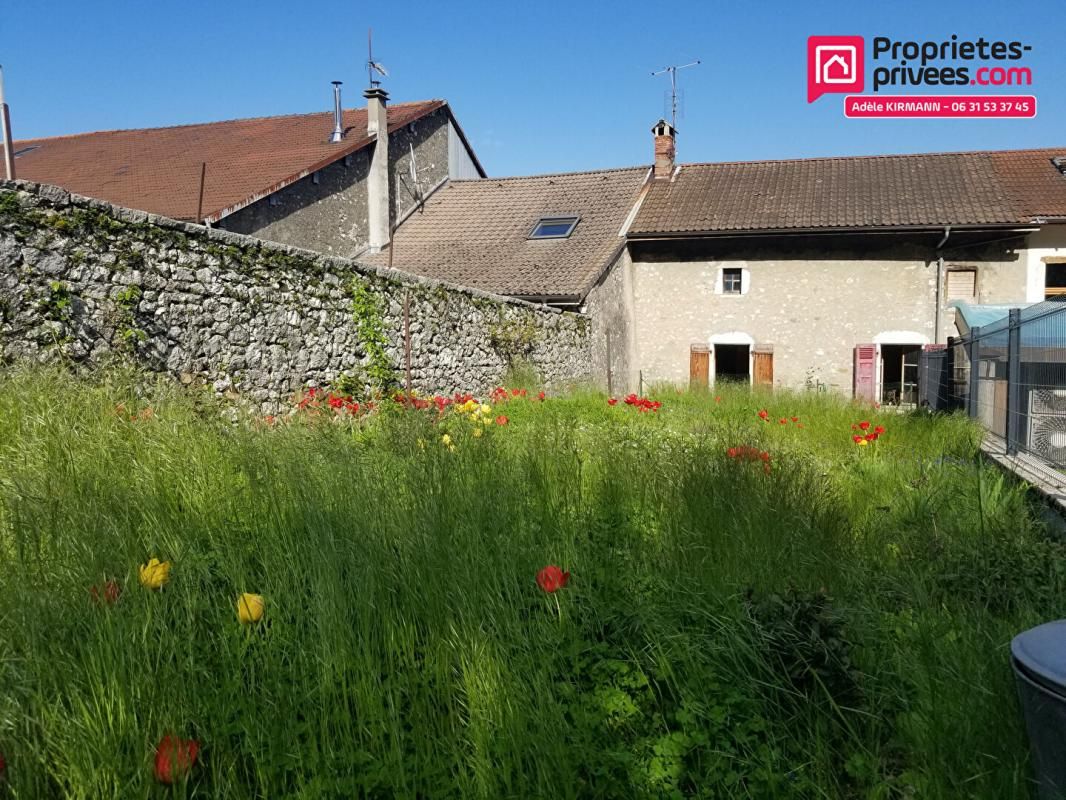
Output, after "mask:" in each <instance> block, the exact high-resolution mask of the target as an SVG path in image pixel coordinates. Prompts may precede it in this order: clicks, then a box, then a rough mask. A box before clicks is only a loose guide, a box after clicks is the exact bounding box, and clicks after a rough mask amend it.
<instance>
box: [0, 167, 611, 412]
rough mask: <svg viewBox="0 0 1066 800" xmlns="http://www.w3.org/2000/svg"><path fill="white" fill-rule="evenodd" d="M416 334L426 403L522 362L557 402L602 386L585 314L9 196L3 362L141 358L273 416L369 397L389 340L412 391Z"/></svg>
mask: <svg viewBox="0 0 1066 800" xmlns="http://www.w3.org/2000/svg"><path fill="white" fill-rule="evenodd" d="M357 297H358V298H360V301H359V302H358V303H356V302H355V301H356V298H357ZM405 304H406V305H407V314H406V319H407V325H406V326H405V312H404V308H405ZM368 308H369V309H370V311H367V309H368ZM405 327H407V328H409V331H410V350H411V357H410V360H411V377H412V384H413V386H414V387H415V388H417V389H418V390H420V391H424V392H445V393H451V392H455V391H459V390H463V391H472V392H476V393H484V392H486V391H487V390H489V389H490V388H491V387H493V386H495V385H497V384H498V383H499V382H500V381H501V380H502V379H503V376H504V375H505V373H506V371H507V369H508V368H509V365H510V364H511V363H514V361H515V360H516V359H522V360H523V361H525V362H528V363H529V364H531V365H532V366H533V367H534V368H535V369H536V370H537V371H538V372H539V374H540V375H541V377H542V378H543V380H544V381H545V383H546V385H547V386H548V387H549V388H555V389H562V388H564V387H566V386H568V385H572V384H575V383H579V382H585V381H586V380H588V379H589V378H590V374H589V372H590V349H589V330H590V325H589V321H588V318H587V317H585V316H583V315H579V314H572V313H563V312H558V311H556V310H554V309H548V308H545V307H541V306H534V305H531V304H529V303H524V302H521V301H517V300H510V299H506V298H502V297H498V296H495V295H490V294H486V293H483V292H479V291H476V290H471V289H465V288H461V287H456V286H450V285H447V284H443V283H439V282H435V281H430V280H425V279H422V278H418V277H415V276H411V275H407V274H403V273H400V272H397V271H393V270H387V269H380V268H374V267H370V266H366V265H362V264H359V263H357V262H354V261H350V260H345V259H341V258H334V257H330V256H325V255H322V254H319V253H314V252H311V251H307V250H301V249H297V248H294V247H290V246H288V245H283V244H273V243H269V242H264V241H261V240H259V239H254V238H251V237H248V236H243V235H239V234H235V233H231V232H228V231H221V230H212V229H209V228H205V227H202V226H198V225H192V224H188V223H183V222H177V221H175V220H170V219H166V218H163V217H159V216H156V215H151V214H146V213H144V212H140V211H131V210H128V209H122V208H118V207H116V206H112V205H110V204H108V203H104V202H101V201H98V200H93V199H90V198H84V197H80V196H77V195H70V194H68V193H66V192H65V191H63V190H62V189H59V188H57V187H54V186H46V185H38V184H33V183H29V182H22V181H19V182H14V183H10V182H0V361H2V362H4V363H12V362H16V361H24V360H28V361H36V362H48V361H55V360H66V361H69V362H72V363H73V364H75V365H81V366H91V365H95V364H106V363H110V362H112V361H114V360H131V361H134V362H136V363H139V364H141V365H144V366H146V367H147V368H149V369H152V370H155V371H158V372H163V373H168V374H171V375H173V376H175V377H181V378H182V380H183V381H185V382H193V381H195V382H203V383H205V384H209V385H211V386H213V387H214V389H215V390H216V392H219V393H226V394H227V395H230V396H233V397H239V398H241V399H243V400H245V401H247V402H249V403H250V404H252V405H253V406H254V407H256V408H258V409H261V410H262V411H264V412H272V411H275V410H277V409H278V408H279V407H280V406H281V405H283V404H284V403H286V402H288V401H289V400H290V399H291V397H292V396H293V395H294V394H295V393H296V392H298V391H300V390H301V389H302V388H303V387H305V386H322V385H329V384H335V383H336V382H338V381H339V380H340V379H341V378H342V376H346V379H347V381H348V383H349V384H351V383H353V382H354V383H356V384H360V383H362V384H363V385H365V386H366V388H367V389H369V388H370V385H369V384H370V383H371V382H370V381H369V380H368V379H367V377H366V376H368V375H372V374H373V370H372V369H370V368H371V367H372V366H374V363H377V365H378V366H380V359H381V356H379V359H378V362H374V359H373V354H372V350H373V348H368V346H367V341H368V337H372V334H373V331H374V330H375V329H377V330H379V331H380V332H381V333H383V334H384V339H385V342H384V346H383V348H380V349H383V350H384V357H385V358H387V362H388V364H387V366H388V368H389V369H390V370H391V372H392V374H393V375H394V376H395V378H396V380H397V381H398V382H399V383H400V384H402V383H403V382H404V380H405V372H406V369H405V367H406V356H405V346H404V340H405V333H404V332H405Z"/></svg>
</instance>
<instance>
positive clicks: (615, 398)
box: [607, 397, 618, 406]
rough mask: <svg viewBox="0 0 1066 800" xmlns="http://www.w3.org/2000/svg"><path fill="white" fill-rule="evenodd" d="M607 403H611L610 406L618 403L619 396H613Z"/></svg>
mask: <svg viewBox="0 0 1066 800" xmlns="http://www.w3.org/2000/svg"><path fill="white" fill-rule="evenodd" d="M607 405H609V406H616V405H618V398H617V397H612V398H611V399H610V400H608V401H607Z"/></svg>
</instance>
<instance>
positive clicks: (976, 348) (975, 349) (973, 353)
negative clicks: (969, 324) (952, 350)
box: [966, 326, 981, 417]
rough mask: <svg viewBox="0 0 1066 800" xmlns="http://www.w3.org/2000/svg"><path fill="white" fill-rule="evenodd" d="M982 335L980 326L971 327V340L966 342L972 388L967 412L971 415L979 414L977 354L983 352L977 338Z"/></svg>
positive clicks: (968, 394)
mask: <svg viewBox="0 0 1066 800" xmlns="http://www.w3.org/2000/svg"><path fill="white" fill-rule="evenodd" d="M980 335H981V328H980V326H978V327H976V328H971V329H970V340H969V341H968V342H966V358H967V359H969V362H970V388H969V391H967V393H966V412H967V413H968V414H969V415H970V416H971V417H976V416H977V356H978V355H979V354H980V352H981V348H980V345H978V343H977V340H978V338H979V337H980Z"/></svg>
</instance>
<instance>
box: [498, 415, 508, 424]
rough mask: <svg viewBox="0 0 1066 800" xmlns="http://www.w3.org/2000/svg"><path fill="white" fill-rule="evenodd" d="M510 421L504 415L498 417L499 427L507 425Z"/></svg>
mask: <svg viewBox="0 0 1066 800" xmlns="http://www.w3.org/2000/svg"><path fill="white" fill-rule="evenodd" d="M510 421H511V420H509V419H507V417H506V416H505V415H503V414H500V416H498V417H496V424H497V425H506V424H507V423H508V422H510Z"/></svg>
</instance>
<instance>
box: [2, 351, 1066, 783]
mask: <svg viewBox="0 0 1066 800" xmlns="http://www.w3.org/2000/svg"><path fill="white" fill-rule="evenodd" d="M657 397H658V398H659V399H660V400H662V401H663V407H662V410H661V411H659V412H658V413H645V414H642V413H638V412H637V411H636V410H635V409H633V408H630V407H627V406H626V405H625V404H623V403H619V404H618V405H617V406H615V407H609V406H608V405H607V403H606V398H605V397H603V396H602V395H596V394H584V395H575V396H571V397H566V398H556V397H549V398H547V399H546V400H545V401H544V402H538V401H536V400H534V399H515V400H513V401H510V402H508V403H506V404H500V405H498V406H497V408H496V409H494V410H493V414H496V413H500V412H502V413H504V414H506V415H507V416H508V418H509V423H508V424H507V425H506V426H493V427H492V428H489V429H487V430H486V432H485V434H484V435H482V436H481V437H479V438H474V437H473V435H472V434H471V433H470V431H471V430H472V427H473V426H471V425H470V424H469V423H468V421H467V420H465V419H460V418H458V417H457V416H455V415H451V414H449V415H448V417H446V419H447V425H448V426H449V433H450V435H452V436H453V437H454V444H455V450H454V452H453V451H451V450H449V449H448V448H447V447H446V446H444V445H443V444H442V443H441V441H440V435H441V433H442V430H441V429H439V428H438V427H437V423H436V415H435V413H433V412H414V411H403V410H401V409H399V408H398V407H393V406H392V405H391V404H388V403H386V404H384V406H383V407H382V408H381V409H379V411H378V412H376V413H375V414H373V415H371V416H370V417H369V418H365V419H363V420H361V421H360V422H358V423H355V424H336V423H332V422H328V421H318V422H315V421H307V420H302V421H301V420H294V421H290V422H288V423H286V424H281V425H276V426H273V427H266V426H264V425H261V424H257V423H255V422H253V421H247V422H238V423H236V424H233V423H228V422H223V421H221V420H220V418H219V417H218V415H217V413H215V412H213V411H210V410H208V411H207V412H205V411H204V410H203V409H202V408H201V407H200V406H201V405H202V404H201V403H199V402H198V401H197V400H196V398H191V397H189V396H187V395H183V394H182V393H181V392H180V391H179V390H177V389H174V388H171V387H169V386H168V385H164V384H160V385H159V386H157V387H155V388H154V389H152V390H150V391H147V392H145V391H144V390H138V389H136V388H135V381H133V380H128V379H127V377H123V376H120V375H116V374H112V375H108V376H100V377H99V378H98V379H96V381H95V382H93V383H89V382H86V381H78V380H75V379H73V378H69V377H66V376H64V375H61V374H58V373H52V372H41V371H30V372H18V373H15V374H11V375H9V376H7V377H6V378H3V379H0V753H2V754H3V756H4V757H5V759H6V761H7V763H8V767H7V776H6V783H5V784H4V785H3V786H2V787H0V796H4V795H5V793H6V794H8V795H10V796H12V797H19V798H51V797H58V796H64V797H76V798H102V797H123V798H127V797H156V796H163V795H164V794H173V795H174V796H190V797H191V796H198V797H220V798H230V797H232V798H252V797H269V798H282V797H302V798H318V797H322V798H326V797H373V798H387V797H411V798H415V797H433V798H437V797H472V798H535V797H562V798H566V797H602V798H644V797H649V798H651V797H701V798H736V797H755V798H770V797H828V798H834V797H870V798H882V797H884V798H887V797H911V796H915V797H922V798H956V797H960V796H971V797H989V798H1012V797H1017V798H1022V797H1028V796H1029V785H1028V780H1029V776H1028V763H1027V756H1026V746H1025V739H1024V732H1023V729H1022V725H1021V721H1020V717H1019V713H1018V709H1017V706H1016V700H1015V695H1014V688H1013V684H1012V677H1011V673H1010V668H1009V659H1008V643H1009V640H1010V638H1011V636H1012V635H1013V634H1014V633H1016V632H1018V631H1020V630H1022V629H1024V628H1026V627H1028V626H1030V625H1033V624H1036V623H1039V622H1042V621H1046V620H1049V619H1053V618H1058V617H1063V616H1066V592H1064V589H1066V577H1064V564H1066V559H1064V557H1063V550H1062V548H1061V547H1060V546H1059V545H1058V544H1055V543H1052V542H1051V541H1050V540H1049V539H1048V537H1047V536H1046V533H1045V531H1044V530H1043V529H1042V527H1041V524H1040V523H1039V522H1038V521H1037V515H1035V514H1034V513H1033V511H1032V509H1031V508H1030V507H1029V505H1028V504H1029V502H1030V501H1029V500H1028V499H1027V497H1026V495H1025V492H1024V490H1023V487H1021V486H1020V485H1018V484H1017V483H1015V482H1014V481H1012V480H1010V479H1008V478H1006V477H1005V476H1003V475H1002V474H1001V473H1000V472H998V471H997V470H996V469H994V468H991V467H989V466H987V465H985V464H983V463H982V462H981V461H980V460H979V458H978V456H977V443H978V434H977V432H976V431H975V430H974V429H973V428H972V427H971V426H970V424H969V422H968V421H967V420H964V419H959V418H951V417H948V418H944V417H938V418H933V417H928V416H923V415H912V416H898V415H894V414H890V413H883V414H878V413H875V412H869V411H862V410H861V409H859V408H858V407H855V406H851V405H849V404H846V403H844V402H843V401H838V400H835V399H832V398H827V397H825V396H818V395H789V394H777V395H773V396H771V395H765V396H760V395H751V394H749V393H747V392H742V391H735V392H726V393H725V394H724V396H722V397H721V400H720V401H716V399H715V397H714V396H713V395H707V394H675V393H674V392H673V391H672V390H669V391H664V392H661V393H660V394H658V395H657ZM119 404H122V407H121V409H119V410H116V406H118V405H119ZM147 407H150V408H151V409H152V412H153V413H152V414H151V416H150V417H149V416H148V415H147V414H144V413H142V412H143V409H145V408H147ZM760 408H766V409H767V410H768V412H769V418H770V421H769V422H763V421H761V420H760V419H759V418H758V416H757V415H756V412H757V411H758V410H759V409H760ZM871 414H872V416H871ZM133 415H137V416H138V417H139V419H137V420H136V421H131V420H130V416H133ZM864 415H865V416H864ZM792 416H796V417H798V419H799V420H800V422H799V423H793V422H791V421H788V422H787V423H786V424H780V423H779V422H778V420H779V419H780V418H782V417H784V418H786V419H790V418H791V417H792ZM864 418H865V419H869V420H870V421H871V423H873V424H874V425H876V424H882V425H884V426H885V427H886V428H887V432H886V433H885V434H884V435H883V436H882V437H881V438H880V439H879V440H878V441H877V442H876V443H875V444H871V445H869V446H863V447H860V446H857V445H855V444H854V443H853V442H852V439H851V437H852V435H853V431H852V430H851V425H852V424H853V423H855V422H858V421H860V420H861V419H864ZM801 424H802V427H800V425H801ZM739 445H745V446H752V447H756V448H758V449H759V450H760V451H762V450H766V451H768V452H769V453H770V464H771V468H770V472H769V474H766V473H765V472H764V469H763V467H762V461H761V460H756V461H752V462H749V461H745V460H741V459H736V458H730V457H729V456H728V455H727V449H728V448H730V447H734V446H739ZM151 556H158V557H160V558H163V559H169V560H170V561H171V562H172V563H173V570H172V573H171V578H170V582H169V583H168V584H167V585H166V586H165V587H164V588H163V589H162V590H161V591H159V592H151V591H148V590H146V589H144V588H142V587H141V586H140V585H139V584H138V580H137V565H138V564H141V563H144V562H145V561H147V559H148V558H149V557H151ZM549 563H555V564H559V565H561V566H562V567H563V568H564V569H569V570H571V571H572V574H573V577H572V581H571V583H570V585H569V586H568V587H566V588H565V589H563V590H562V591H560V592H558V593H556V594H553V595H548V594H545V593H544V592H542V591H541V590H540V589H539V588H538V587H537V584H536V583H535V581H534V576H535V574H536V573H537V571H538V570H539V569H540V568H541V567H543V566H544V565H546V564H549ZM107 579H115V580H116V581H117V582H118V583H119V584H120V585H121V587H122V595H121V597H120V599H119V601H118V602H117V603H116V604H115V605H114V606H110V607H109V606H106V605H103V604H99V603H94V602H93V601H92V600H91V598H90V594H89V587H90V586H92V585H94V584H100V583H101V582H102V581H105V580H107ZM246 591H247V592H256V593H260V594H262V595H263V596H264V597H265V598H266V604H267V606H266V609H267V610H266V617H265V619H264V621H263V622H262V623H260V624H259V625H257V626H253V627H243V626H242V625H241V624H240V623H239V622H238V620H237V616H236V611H235V601H236V598H237V596H238V595H239V594H240V593H241V592H246ZM165 733H173V734H176V735H178V736H183V737H189V738H195V739H197V740H199V741H200V743H201V745H202V752H201V754H200V758H199V760H198V762H197V764H196V766H195V767H194V769H193V770H192V771H191V773H190V775H189V777H188V780H187V781H183V782H181V783H179V784H178V785H175V786H174V787H169V788H167V787H160V786H158V785H157V784H155V782H154V780H153V776H152V759H153V753H154V748H155V745H156V743H157V742H158V741H159V739H160V738H161V736H163V735H164V734H165Z"/></svg>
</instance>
